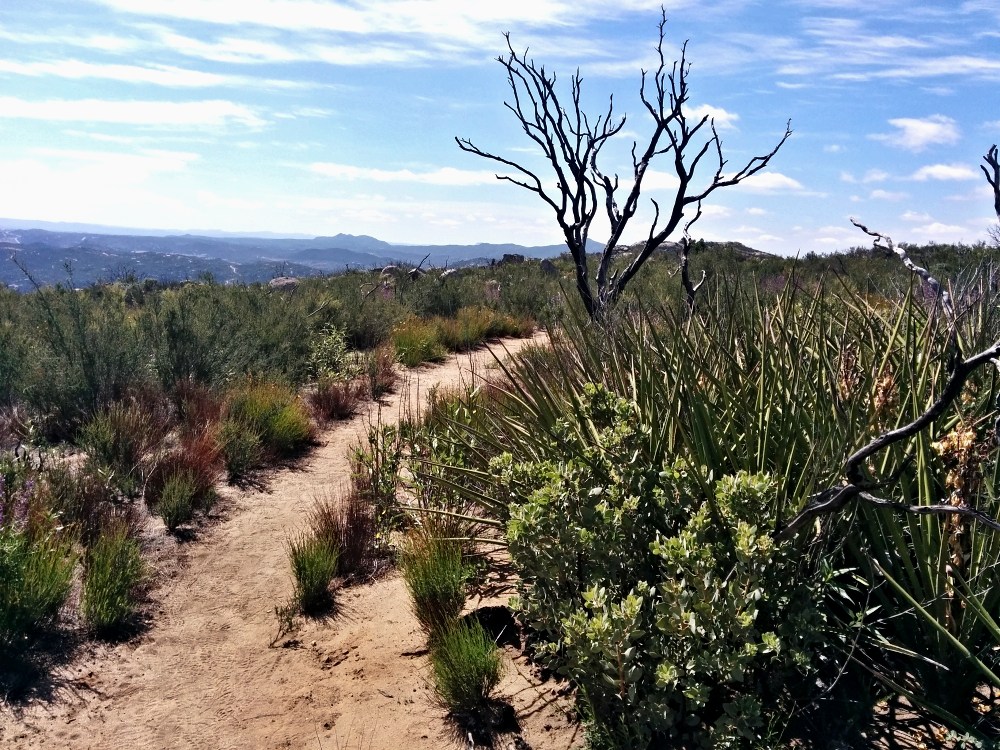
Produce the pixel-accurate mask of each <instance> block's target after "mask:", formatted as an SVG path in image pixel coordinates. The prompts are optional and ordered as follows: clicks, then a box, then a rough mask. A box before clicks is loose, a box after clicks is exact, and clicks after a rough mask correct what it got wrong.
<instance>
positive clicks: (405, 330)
mask: <svg viewBox="0 0 1000 750" xmlns="http://www.w3.org/2000/svg"><path fill="white" fill-rule="evenodd" d="M392 341H393V344H394V345H395V347H396V355H397V356H398V357H399V361H400V362H402V363H403V364H404V365H405V366H407V367H416V366H417V365H419V364H421V363H423V362H439V361H441V360H442V359H444V358H445V355H446V354H447V351H446V350H445V348H444V346H443V345H442V343H441V340H440V337H439V328H438V326H437V325H435V323H434V322H433V321H429V320H421V319H420V318H416V317H411V318H407V319H406V320H404V321H403V322H402V323H400V324H399V325H398V326H396V327H395V328H394V329H393V331H392Z"/></svg>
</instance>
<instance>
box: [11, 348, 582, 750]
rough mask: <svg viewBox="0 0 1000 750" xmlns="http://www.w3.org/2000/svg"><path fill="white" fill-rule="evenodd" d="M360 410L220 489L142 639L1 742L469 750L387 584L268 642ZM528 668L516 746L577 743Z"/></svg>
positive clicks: (24, 717)
mask: <svg viewBox="0 0 1000 750" xmlns="http://www.w3.org/2000/svg"><path fill="white" fill-rule="evenodd" d="M535 340H536V341H539V340H540V339H539V338H536V339H535ZM525 343H527V342H526V341H512V342H507V348H508V349H509V350H510V351H516V350H518V349H520V348H521V347H522V346H523V345H524V344H525ZM495 348H496V347H495ZM492 362H493V357H492V355H491V354H490V353H489V352H488V351H486V350H480V351H478V352H475V353H474V354H473V355H471V356H470V355H460V356H452V357H450V358H449V359H448V360H447V361H446V362H444V363H442V364H440V365H436V366H433V367H426V368H422V369H419V370H415V371H411V372H410V373H409V374H408V383H407V385H405V386H403V387H401V388H400V389H399V392H398V393H397V394H395V395H393V396H391V397H390V398H388V399H387V400H386V401H385V402H383V404H382V407H381V419H382V421H383V422H394V421H396V420H397V419H398V417H399V415H400V413H401V411H402V410H403V408H404V399H409V400H410V402H411V408H416V407H417V406H418V404H422V403H423V401H424V399H425V395H426V393H427V391H428V389H429V388H430V387H431V386H433V385H439V386H441V387H444V388H448V387H459V386H461V385H462V384H464V383H469V382H470V381H471V379H472V378H473V377H474V375H473V373H474V372H479V373H483V372H485V371H486V370H487V368H488V367H489V366H490V364H491V363H492ZM373 416H374V411H371V412H370V413H369V414H361V415H359V416H356V417H355V418H354V419H352V420H351V421H349V422H345V423H341V424H339V425H337V426H335V427H333V428H332V429H330V430H328V431H327V432H325V433H324V434H323V435H322V436H321V440H322V445H321V446H320V447H318V448H317V449H316V450H315V451H314V452H313V453H312V454H310V455H309V456H308V457H307V458H306V459H305V460H304V461H303V462H302V464H301V465H299V466H297V467H295V468H291V469H282V470H280V471H279V472H277V473H276V474H274V475H272V476H271V477H269V481H268V487H267V489H265V490H263V491H260V492H246V493H241V492H238V491H235V490H230V489H226V490H225V491H224V493H225V497H226V499H225V501H224V503H223V507H224V518H223V520H222V521H221V522H219V523H217V524H215V525H211V526H209V527H208V528H206V529H205V530H204V532H203V533H202V536H201V537H200V538H199V539H197V540H196V541H193V542H189V543H186V544H182V545H179V546H178V551H179V553H180V554H181V555H182V556H183V561H182V565H181V566H180V567H179V568H176V569H175V574H174V576H173V577H172V578H171V579H169V580H166V581H161V582H159V583H158V585H157V589H156V590H155V591H154V594H153V598H154V600H155V601H156V603H157V607H156V608H157V611H156V613H155V616H154V620H153V624H152V626H151V627H150V628H149V630H148V631H146V632H145V633H144V634H143V635H142V636H140V637H138V638H137V639H136V640H134V641H132V642H129V643H124V644H120V645H117V646H100V645H98V646H93V647H88V649H87V650H85V651H84V653H81V654H80V655H78V656H77V657H75V658H74V660H72V661H71V662H70V663H69V664H67V665H66V666H64V667H60V668H59V670H61V671H60V672H59V673H57V674H56V675H55V681H54V682H55V684H57V685H58V687H57V689H56V690H55V691H54V693H53V695H52V696H51V699H50V700H36V701H33V702H31V703H29V704H28V705H27V706H22V707H20V708H19V709H18V710H17V711H16V712H13V713H12V712H11V710H10V709H9V708H3V707H2V706H0V747H3V748H25V749H29V748H46V749H48V748H108V749H111V748H115V749H118V748H121V749H123V750H124V749H131V748H199V749H202V748H203V749H204V750H223V749H225V750H228V749H233V750H236V749H239V750H251V749H253V748H315V749H316V750H320V749H321V748H326V749H328V750H344V749H346V748H365V750H368V749H371V750H377V749H379V748H386V749H391V750H398V749H399V748H403V747H405V748H407V750H424V749H425V748H426V750H431V749H432V748H434V749H437V748H443V747H459V746H463V745H464V746H465V747H468V742H467V741H465V742H463V741H462V740H461V739H460V738H456V735H455V731H454V730H453V729H452V728H451V727H450V725H449V724H448V723H446V722H445V721H444V719H443V712H442V710H441V709H440V708H439V707H438V706H436V705H435V704H434V702H433V700H432V696H431V691H430V688H429V685H428V677H427V675H428V668H427V657H426V652H425V650H424V646H425V643H424V637H423V634H422V633H421V631H420V630H419V628H418V626H417V624H416V620H415V619H414V617H413V615H412V614H411V612H410V610H409V604H408V600H407V596H406V592H405V589H404V587H403V584H402V581H401V580H400V578H399V576H398V574H396V573H393V574H391V575H389V576H387V577H385V578H383V579H381V580H379V581H378V582H376V583H374V584H372V585H367V586H360V587H357V588H354V589H348V590H346V591H344V592H341V594H340V597H339V611H338V613H337V615H336V616H335V617H332V618H329V619H327V620H325V621H319V622H317V621H310V622H307V623H306V624H305V626H304V627H303V628H302V629H300V631H299V632H298V633H296V634H295V636H294V637H295V640H294V641H292V642H291V644H290V646H288V647H271V646H270V645H269V644H270V643H271V641H272V640H273V639H274V637H275V635H276V633H277V619H276V617H275V614H274V607H275V605H276V604H281V603H283V602H285V601H287V600H288V598H289V597H290V594H291V588H292V582H291V577H290V572H289V568H288V561H287V557H286V551H285V541H286V539H287V538H288V536H289V535H290V534H292V533H294V531H295V530H297V529H300V528H302V527H303V526H304V522H305V516H306V513H307V512H308V509H309V506H310V504H311V502H312V500H313V498H314V497H316V496H317V495H320V494H322V493H324V492H331V491H336V490H337V488H338V487H340V486H342V485H344V484H346V483H347V481H348V478H349V467H348V454H349V450H350V448H351V446H353V445H356V444H357V442H358V440H359V438H360V437H361V436H362V435H364V434H365V430H366V429H367V425H368V424H369V423H370V420H371V419H372V418H373ZM504 598H505V597H501V598H500V599H499V601H503V599H504ZM473 604H474V603H473ZM286 643H287V640H286ZM527 673H528V667H527V666H526V665H525V664H524V662H523V660H521V659H517V660H512V661H511V662H510V664H509V666H508V677H507V679H506V681H505V683H504V685H503V693H504V695H505V697H507V698H508V699H509V700H510V701H511V703H512V704H513V705H514V706H515V708H516V709H517V711H518V714H519V717H520V720H521V728H522V732H523V739H524V741H526V743H527V745H528V746H529V747H531V748H536V749H538V748H553V750H554V749H555V748H568V747H570V746H571V745H573V744H579V742H580V738H579V736H578V734H579V733H578V732H577V730H576V728H575V727H574V726H572V724H571V722H570V720H569V719H568V712H567V709H566V703H565V700H564V699H560V698H558V697H557V696H556V694H555V692H556V691H555V689H554V687H553V685H552V684H551V683H550V684H547V685H542V686H537V685H536V684H535V682H536V681H535V680H532V679H529V677H528V674H527ZM517 742H518V743H520V742H521V740H517ZM504 744H508V746H517V747H524V745H523V744H515V743H506V742H505V743H504Z"/></svg>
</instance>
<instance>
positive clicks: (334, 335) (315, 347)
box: [309, 325, 358, 380]
mask: <svg viewBox="0 0 1000 750" xmlns="http://www.w3.org/2000/svg"><path fill="white" fill-rule="evenodd" d="M309 372H310V374H311V375H312V376H313V377H314V378H319V379H321V378H324V377H325V378H335V379H337V380H350V379H351V378H353V377H355V376H356V375H357V374H358V364H357V360H356V359H355V358H354V357H353V356H351V352H350V349H349V348H348V346H347V335H346V334H345V333H344V331H343V329H341V328H338V327H337V326H335V325H326V326H324V327H323V328H322V329H321V330H320V331H319V332H318V333H316V334H314V335H313V337H312V339H311V342H310V346H309Z"/></svg>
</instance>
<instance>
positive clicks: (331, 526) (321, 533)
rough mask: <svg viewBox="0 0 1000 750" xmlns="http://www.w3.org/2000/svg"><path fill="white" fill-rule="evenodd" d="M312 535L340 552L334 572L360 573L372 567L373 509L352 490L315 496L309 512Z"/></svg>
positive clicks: (375, 535) (342, 573)
mask: <svg viewBox="0 0 1000 750" xmlns="http://www.w3.org/2000/svg"><path fill="white" fill-rule="evenodd" d="M309 527H310V529H311V531H312V532H313V534H314V535H315V536H316V537H317V538H319V539H323V540H325V541H326V542H327V543H328V544H330V545H331V546H332V547H335V548H336V549H338V550H339V551H340V560H339V563H338V572H339V573H340V575H343V576H352V575H359V574H364V573H366V572H368V571H370V570H371V569H372V568H373V567H374V562H375V556H376V551H377V547H376V543H377V535H378V534H377V532H378V527H377V526H376V523H375V509H374V508H373V507H372V506H371V504H370V503H367V502H365V500H364V498H363V497H362V496H361V495H360V494H359V493H358V492H356V491H350V492H348V493H347V494H346V495H344V496H343V497H341V498H339V499H338V498H331V497H323V498H317V500H316V502H315V504H314V505H313V509H312V511H311V512H310V514H309Z"/></svg>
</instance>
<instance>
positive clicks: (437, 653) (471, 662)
mask: <svg viewBox="0 0 1000 750" xmlns="http://www.w3.org/2000/svg"><path fill="white" fill-rule="evenodd" d="M431 670H432V674H433V676H434V689H435V691H436V692H437V694H438V697H439V698H440V699H441V702H442V703H443V704H444V705H445V706H446V707H447V709H448V710H449V711H450V712H451V713H452V714H453V715H456V716H460V717H462V716H469V715H470V714H472V715H475V714H476V713H477V712H479V711H481V710H482V709H483V708H484V707H485V706H486V705H487V703H488V702H489V699H490V697H491V696H492V694H493V691H494V690H496V688H497V686H498V685H499V684H500V680H501V679H502V677H503V663H502V661H501V652H500V649H499V648H498V647H497V644H496V643H495V642H494V641H493V638H491V637H490V634H489V633H487V632H486V630H485V629H484V628H483V626H482V625H480V624H479V622H477V621H475V620H473V621H471V622H465V621H459V622H456V623H454V624H452V625H451V626H450V627H449V628H448V629H447V630H446V631H445V632H443V633H442V634H441V636H440V638H439V639H438V641H437V642H436V643H435V644H434V648H433V649H432V650H431Z"/></svg>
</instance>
